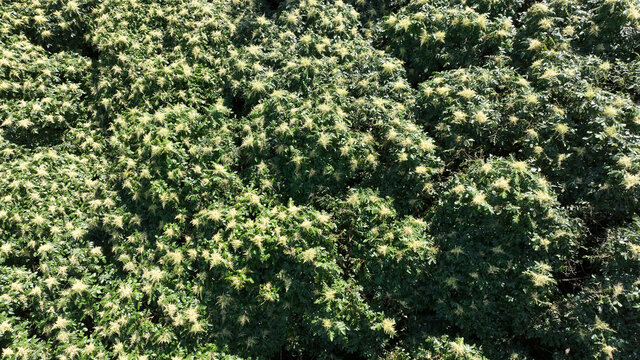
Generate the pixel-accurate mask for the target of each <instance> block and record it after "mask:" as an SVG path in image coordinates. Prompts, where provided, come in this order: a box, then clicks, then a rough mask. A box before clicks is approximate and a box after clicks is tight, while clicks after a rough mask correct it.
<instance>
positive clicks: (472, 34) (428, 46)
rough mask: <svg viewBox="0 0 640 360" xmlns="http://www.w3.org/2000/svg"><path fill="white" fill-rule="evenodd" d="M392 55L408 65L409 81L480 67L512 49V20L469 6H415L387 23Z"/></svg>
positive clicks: (385, 28) (386, 31)
mask: <svg viewBox="0 0 640 360" xmlns="http://www.w3.org/2000/svg"><path fill="white" fill-rule="evenodd" d="M382 27H383V29H384V30H383V31H384V36H385V39H388V40H387V41H386V43H387V44H388V47H389V48H388V50H389V51H392V52H393V53H394V54H395V55H397V56H398V57H399V58H401V59H402V60H404V61H406V62H407V65H408V66H409V76H410V77H411V78H412V79H420V80H424V79H426V78H427V77H429V76H430V75H431V74H432V73H433V72H434V71H440V70H448V69H455V68H458V67H465V66H469V65H471V64H476V65H479V64H481V63H482V62H483V61H484V59H485V58H486V57H488V56H490V55H498V54H500V53H501V52H504V51H507V50H508V49H509V48H510V47H511V39H512V37H513V35H514V27H513V24H512V21H511V19H509V18H508V17H504V16H501V17H495V18H494V17H487V16H486V14H481V13H478V12H477V11H475V10H474V9H473V8H470V7H463V6H455V5H454V6H444V5H440V4H438V2H435V3H433V4H432V3H430V2H428V1H416V2H412V3H411V4H409V5H407V6H406V7H403V8H402V9H401V10H400V11H398V12H397V13H396V14H392V15H390V16H388V17H387V18H386V19H385V20H384V22H383V24H382Z"/></svg>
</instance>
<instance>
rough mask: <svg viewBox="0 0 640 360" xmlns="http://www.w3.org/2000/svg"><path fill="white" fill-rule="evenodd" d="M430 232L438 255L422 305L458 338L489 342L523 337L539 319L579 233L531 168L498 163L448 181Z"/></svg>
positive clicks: (488, 163) (479, 166)
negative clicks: (458, 332) (431, 306)
mask: <svg viewBox="0 0 640 360" xmlns="http://www.w3.org/2000/svg"><path fill="white" fill-rule="evenodd" d="M429 229H430V231H429V235H430V236H432V237H433V238H434V246H435V247H436V248H437V249H438V253H437V256H436V265H435V268H434V269H433V270H432V272H433V273H434V277H433V280H432V281H433V283H432V287H431V289H432V290H431V291H430V293H429V296H428V297H426V298H425V301H430V302H431V303H432V304H434V307H435V309H436V311H437V313H438V316H439V317H441V318H442V319H443V320H446V321H447V322H450V323H452V324H455V326H457V327H458V328H460V329H461V331H462V333H463V334H468V336H471V335H473V336H476V337H478V338H480V339H485V340H489V339H492V341H496V340H498V339H504V338H505V334H507V333H508V334H513V335H515V336H523V337H526V336H527V331H528V329H529V328H531V326H533V325H534V324H535V323H536V322H537V321H540V319H541V316H543V314H544V311H545V309H547V308H548V307H549V306H550V301H552V300H553V299H555V298H557V297H558V296H559V295H560V294H559V290H558V288H557V286H556V281H555V279H554V274H555V273H561V272H563V270H565V266H566V260H567V259H569V257H570V255H571V252H572V251H575V249H576V247H577V245H578V244H577V239H578V236H579V234H580V226H579V224H577V223H576V222H575V220H573V219H571V218H569V217H568V216H567V215H566V214H565V213H564V211H563V210H562V209H561V208H560V207H559V204H558V203H557V200H556V198H555V194H554V193H553V191H552V190H551V188H550V185H549V184H548V182H547V181H546V180H545V179H544V177H542V176H541V174H540V173H538V172H537V171H536V170H535V168H531V166H530V165H529V164H527V163H526V162H522V161H515V160H507V159H502V158H492V159H489V160H487V161H486V162H482V161H476V162H473V163H472V164H470V166H469V167H468V168H467V169H466V171H465V172H464V173H463V174H460V175H458V176H455V177H454V178H453V179H451V180H450V181H449V182H448V184H447V186H446V188H445V191H444V193H443V194H442V195H441V198H440V201H439V202H438V204H437V205H436V206H435V207H434V209H433V213H432V214H431V216H430V217H429Z"/></svg>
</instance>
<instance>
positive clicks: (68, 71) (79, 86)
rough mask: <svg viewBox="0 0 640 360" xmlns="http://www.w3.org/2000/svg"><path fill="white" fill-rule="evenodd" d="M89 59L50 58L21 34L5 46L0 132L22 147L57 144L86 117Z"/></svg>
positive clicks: (64, 55)
mask: <svg viewBox="0 0 640 360" xmlns="http://www.w3.org/2000/svg"><path fill="white" fill-rule="evenodd" d="M90 64H91V61H90V60H87V59H85V58H83V57H80V56H77V55H75V54H73V53H66V52H60V53H56V54H48V53H47V52H46V50H45V49H43V48H42V47H40V46H38V45H34V44H32V43H30V42H29V40H28V39H27V38H26V37H24V36H21V35H15V36H12V37H10V38H8V39H6V42H4V40H3V41H2V60H0V96H2V97H3V102H2V104H1V105H0V118H1V119H2V122H1V123H0V129H1V130H2V131H3V132H4V134H5V135H4V136H6V137H7V138H9V139H10V140H12V141H14V142H16V143H21V144H30V145H33V144H37V143H54V144H55V143H57V142H58V141H59V140H60V132H61V131H64V130H67V129H68V128H69V127H70V126H72V125H75V123H76V122H77V121H78V120H79V119H81V118H84V117H85V114H84V111H85V110H84V109H85V103H84V101H83V98H84V95H85V92H84V87H83V85H84V81H85V80H86V77H87V74H86V72H87V70H88V67H89V65H90Z"/></svg>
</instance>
